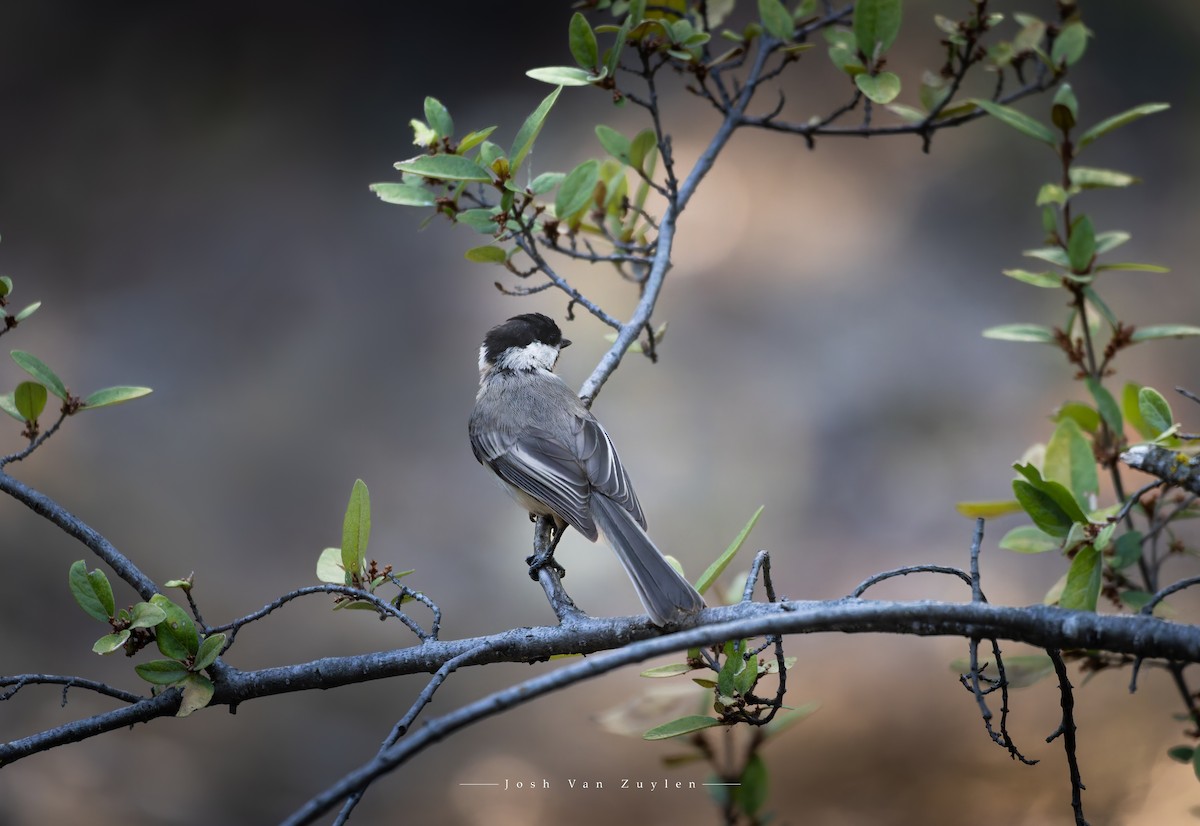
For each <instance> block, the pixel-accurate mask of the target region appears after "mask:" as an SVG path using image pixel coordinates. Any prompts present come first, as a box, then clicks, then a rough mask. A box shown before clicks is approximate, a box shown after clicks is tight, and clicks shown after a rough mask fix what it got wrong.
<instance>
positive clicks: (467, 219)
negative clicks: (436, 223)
mask: <svg viewBox="0 0 1200 826" xmlns="http://www.w3.org/2000/svg"><path fill="white" fill-rule="evenodd" d="M499 214H500V210H499V209H498V208H496V207H491V208H490V209H482V208H480V209H464V210H463V211H462V212H459V213H456V214H455V215H454V221H455V223H459V224H465V225H466V226H468V227H470V228H471V229H473V230H475V231H476V232H480V233H482V234H484V235H495V234H496V226H497V224H496V221H495V217H496V216H497V215H499Z"/></svg>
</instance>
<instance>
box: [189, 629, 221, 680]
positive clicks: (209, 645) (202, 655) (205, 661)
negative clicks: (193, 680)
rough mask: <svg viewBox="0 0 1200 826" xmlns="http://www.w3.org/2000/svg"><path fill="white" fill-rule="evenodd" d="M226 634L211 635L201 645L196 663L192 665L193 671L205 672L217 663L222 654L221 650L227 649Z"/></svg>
mask: <svg viewBox="0 0 1200 826" xmlns="http://www.w3.org/2000/svg"><path fill="white" fill-rule="evenodd" d="M225 639H226V637H225V635H224V634H209V635H208V636H207V637H205V638H204V642H202V643H200V649H199V650H198V651H197V652H196V661H195V662H194V663H193V664H192V670H193V671H203V670H204V669H206V668H208V667H209V666H210V665H212V664H213V663H215V662H216V661H217V657H218V656H220V654H221V649H222V648H224V647H225Z"/></svg>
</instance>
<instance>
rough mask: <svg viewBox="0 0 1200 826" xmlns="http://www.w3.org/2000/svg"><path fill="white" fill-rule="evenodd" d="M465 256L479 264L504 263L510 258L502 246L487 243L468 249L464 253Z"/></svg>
mask: <svg viewBox="0 0 1200 826" xmlns="http://www.w3.org/2000/svg"><path fill="white" fill-rule="evenodd" d="M463 257H464V258H466V259H467V260H468V261H474V262H475V263H477V264H503V263H504V262H505V261H507V260H508V253H507V252H505V251H504V249H503V248H502V247H497V246H496V245H494V244H487V245H486V246H482V247H473V248H472V249H469V250H467V251H466V252H465V253H464V254H463Z"/></svg>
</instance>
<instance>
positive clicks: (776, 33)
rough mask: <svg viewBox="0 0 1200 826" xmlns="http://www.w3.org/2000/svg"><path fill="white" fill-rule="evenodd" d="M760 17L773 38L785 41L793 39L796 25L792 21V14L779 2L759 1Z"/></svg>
mask: <svg viewBox="0 0 1200 826" xmlns="http://www.w3.org/2000/svg"><path fill="white" fill-rule="evenodd" d="M758 17H759V19H760V20H762V24H763V28H764V29H766V30H767V33H768V34H769V35H771V36H772V37H777V38H779V39H780V40H784V41H787V40H791V39H792V35H793V34H794V33H795V31H796V23H795V21H793V20H792V14H791V12H789V11H788V10H787V8H786V7H785V6H784V5H783V3H781V2H779V0H758Z"/></svg>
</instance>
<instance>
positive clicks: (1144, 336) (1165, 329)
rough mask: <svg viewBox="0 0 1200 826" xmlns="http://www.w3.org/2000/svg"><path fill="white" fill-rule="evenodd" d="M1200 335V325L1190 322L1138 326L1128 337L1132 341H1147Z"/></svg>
mask: <svg viewBox="0 0 1200 826" xmlns="http://www.w3.org/2000/svg"><path fill="white" fill-rule="evenodd" d="M1193 336H1200V327H1196V326H1195V325H1192V324H1153V325H1150V326H1148V327H1138V328H1137V329H1136V330H1134V331H1133V335H1132V336H1130V338H1131V339H1132V340H1133V341H1149V340H1150V339H1155V338H1192V337H1193Z"/></svg>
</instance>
